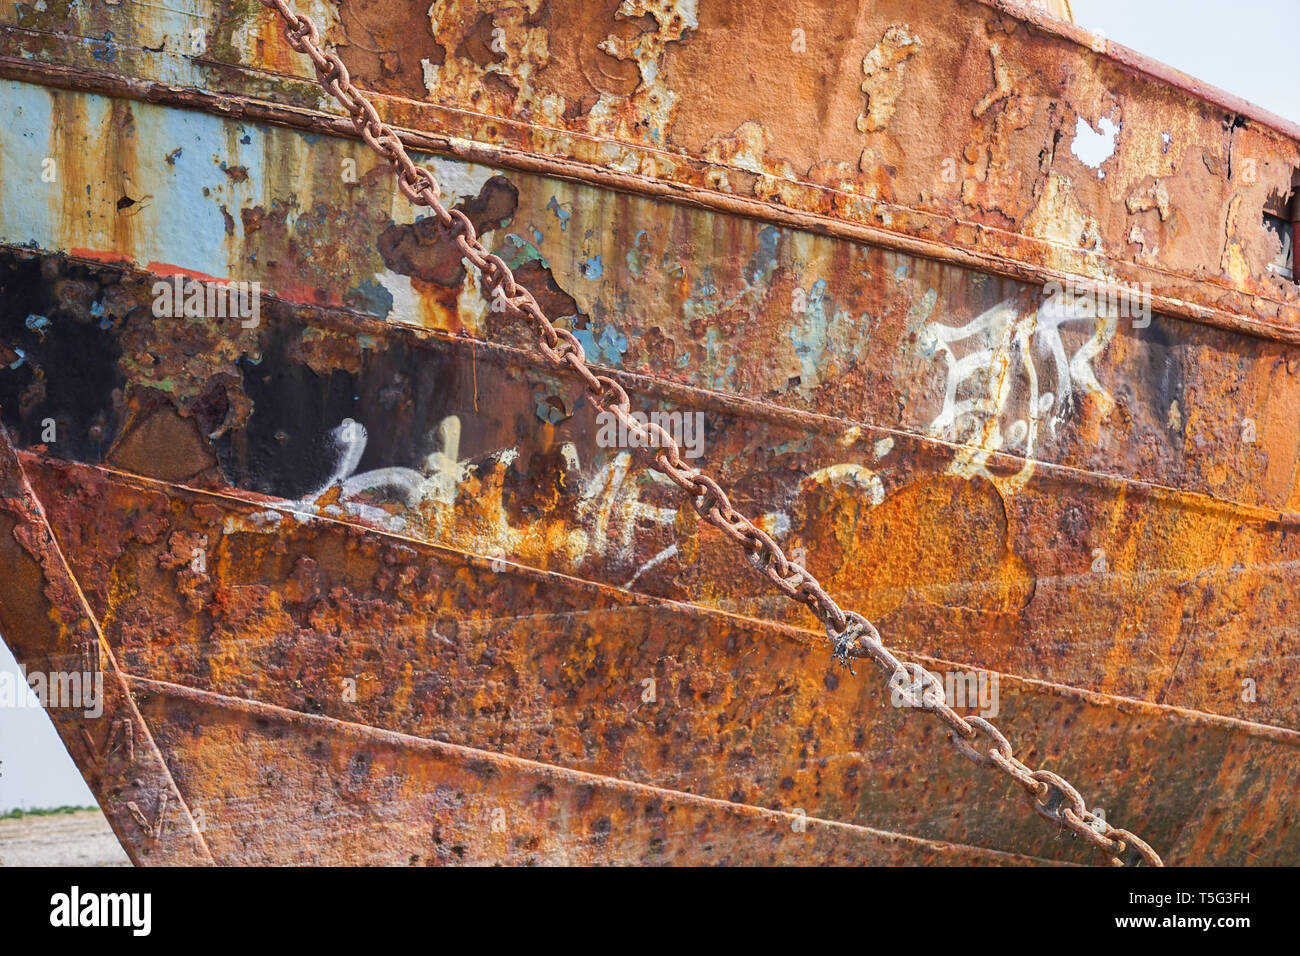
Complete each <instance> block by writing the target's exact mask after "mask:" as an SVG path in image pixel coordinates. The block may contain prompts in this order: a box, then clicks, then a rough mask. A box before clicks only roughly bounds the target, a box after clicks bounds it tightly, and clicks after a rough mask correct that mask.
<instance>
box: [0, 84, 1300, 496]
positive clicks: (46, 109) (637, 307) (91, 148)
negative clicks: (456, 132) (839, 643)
mask: <svg viewBox="0 0 1300 956" xmlns="http://www.w3.org/2000/svg"><path fill="white" fill-rule="evenodd" d="M10 90H11V92H12V101H13V102H14V103H15V104H16V106H17V108H18V111H19V114H18V120H17V121H16V123H15V129H14V134H15V135H14V137H12V138H10V139H8V140H7V142H9V143H12V144H14V146H13V147H12V149H13V151H14V152H15V153H21V155H22V158H23V160H24V161H25V162H27V163H28V164H29V165H32V168H39V162H38V160H37V155H38V154H39V152H40V150H39V149H38V148H36V147H34V146H27V145H19V144H26V143H28V142H29V141H30V139H29V138H36V140H37V142H40V140H39V137H40V136H41V135H42V134H43V133H44V131H47V130H48V129H49V128H51V127H56V128H59V129H61V130H63V131H64V132H63V133H61V134H60V139H61V142H63V143H64V144H65V145H64V146H63V148H62V149H60V151H59V152H58V153H57V161H58V167H57V168H59V169H62V170H63V175H64V177H65V178H64V180H62V181H61V185H60V184H52V185H51V189H52V190H53V191H54V193H55V195H54V196H53V197H51V196H45V197H42V196H41V195H39V194H37V193H34V192H33V191H32V190H31V189H30V185H29V184H28V183H26V182H25V181H23V180H22V179H20V178H18V177H11V178H6V179H5V180H4V186H3V190H4V192H3V193H2V195H3V196H4V199H5V204H4V209H5V210H6V214H5V217H4V221H3V222H0V238H2V239H3V240H4V241H6V242H8V243H10V244H15V245H28V244H34V245H35V246H36V247H38V248H41V249H46V250H68V251H72V252H74V253H75V254H77V255H80V256H84V257H89V258H108V259H114V260H118V259H121V260H125V261H127V262H130V263H133V264H135V265H137V266H139V267H142V268H147V269H148V270H149V271H151V272H154V273H157V274H160V275H173V274H177V273H183V274H187V275H192V276H199V277H202V276H216V277H223V278H231V279H236V280H238V281H243V282H260V283H261V284H262V286H263V288H264V290H265V291H267V292H275V293H276V294H277V295H278V296H280V297H283V298H285V299H288V300H289V301H296V302H308V303H313V304H319V305H325V306H342V307H345V308H347V309H350V310H353V311H355V312H360V313H364V314H369V315H375V316H377V317H381V318H388V319H390V320H392V321H397V322H403V323H417V324H420V325H422V326H424V327H428V328H434V329H438V330H443V331H447V332H452V333H456V334H463V335H466V336H469V337H473V338H477V339H483V340H487V341H494V342H500V343H503V344H523V343H524V342H526V340H527V339H526V336H527V332H526V330H525V329H522V328H519V327H518V326H516V325H514V324H512V323H507V322H506V321H505V320H504V319H503V318H502V317H501V315H500V314H498V313H494V312H493V311H492V310H491V308H490V307H489V304H488V303H487V302H486V301H485V300H484V299H483V298H482V297H481V295H480V294H479V290H478V287H477V279H476V277H475V276H474V275H473V274H472V273H468V272H466V270H465V269H464V268H463V266H462V265H461V264H460V263H459V259H458V256H457V255H456V254H455V251H454V248H453V247H452V246H451V245H450V244H448V243H445V242H442V243H440V242H439V241H438V236H437V235H436V233H435V231H434V230H433V229H432V228H431V227H430V224H429V221H428V220H420V221H419V222H416V221H414V215H415V213H414V210H413V209H412V207H411V206H410V205H409V204H407V203H406V201H405V200H404V199H400V197H399V198H395V196H396V195H397V194H396V193H395V192H394V191H393V189H392V186H391V182H390V175H389V173H388V171H387V170H386V169H385V168H382V167H380V166H378V165H377V161H374V160H371V159H370V158H369V157H368V156H366V155H365V154H364V153H363V152H362V151H361V149H362V148H361V147H360V146H358V145H355V144H350V143H344V142H341V141H337V140H316V139H313V138H312V137H309V136H304V135H302V134H300V133H296V132H289V131H285V130H279V129H270V128H266V127H253V126H249V125H247V124H244V123H240V122H231V121H222V120H219V119H217V118H214V117H207V116H203V115H200V114H187V113H178V112H177V111H175V110H167V109H164V108H161V107H158V106H150V105H141V104H133V103H131V102H129V101H123V100H107V99H104V98H101V97H95V96H86V95H83V94H68V93H59V92H52V91H49V90H46V89H44V88H42V87H36V86H31V85H25V84H14V85H11V87H10ZM212 144H219V145H212ZM51 145H52V146H57V145H59V144H51ZM6 155H7V154H6ZM105 157H111V159H106V158H105ZM349 161H355V163H356V175H357V181H356V182H349V181H346V180H345V179H344V177H343V176H342V175H341V171H342V170H344V169H351V167H349V166H348V165H347V163H348V162H349ZM11 163H12V161H11V160H9V159H3V162H2V163H0V166H3V165H4V164H11ZM118 166H120V167H121V168H120V169H119V168H117V167H118ZM434 168H435V170H437V172H438V174H439V176H440V177H441V178H442V179H443V180H444V182H445V183H446V184H447V185H446V188H447V190H448V192H449V193H450V194H451V196H452V197H453V198H454V199H456V200H458V201H459V202H460V203H461V204H462V205H463V206H464V207H465V208H466V209H469V210H471V211H472V212H473V215H474V218H475V219H476V221H477V223H478V224H479V226H480V228H481V230H482V231H484V232H485V234H486V236H487V237H488V241H489V244H490V245H491V246H492V248H493V249H494V250H495V251H497V252H498V253H499V254H500V255H501V256H502V257H503V258H504V259H505V260H506V261H507V262H510V263H511V264H512V265H513V266H515V267H516V268H517V269H518V270H519V273H520V276H521V278H522V280H523V281H524V282H525V284H527V285H529V287H530V288H532V289H533V290H534V291H535V293H536V295H537V296H538V297H539V300H540V301H542V302H543V304H545V305H546V306H547V307H548V308H550V309H551V310H552V311H553V312H554V314H555V315H556V316H560V317H563V316H567V317H568V324H569V325H570V326H571V327H572V328H573V329H574V330H575V332H576V333H577V335H578V336H579V338H580V339H581V340H582V341H583V342H584V344H585V345H586V346H587V350H588V352H589V353H591V355H592V356H593V358H595V359H596V360H597V361H600V362H602V363H604V364H607V365H609V366H612V367H615V368H623V369H626V370H628V371H634V372H637V373H642V374H648V375H652V376H655V377H656V378H657V379H660V380H663V381H666V382H668V383H672V384H681V385H686V386H693V387H695V388H700V389H707V390H710V391H720V392H724V393H727V394H730V395H734V396H736V397H737V398H742V399H746V400H749V401H751V402H753V403H755V406H754V411H753V413H752V414H754V415H760V414H762V415H766V414H768V413H767V411H765V409H766V408H767V407H770V406H774V407H776V408H778V409H782V410H787V409H788V410H792V411H799V412H811V413H815V414H820V415H829V416H834V417H835V418H837V419H845V420H847V421H849V422H852V423H861V424H863V425H872V426H879V427H883V428H887V429H890V430H891V433H892V432H896V431H900V430H901V431H905V432H909V433H914V434H918V435H923V436H926V437H928V438H934V439H938V440H941V441H949V442H952V441H960V442H964V443H967V444H970V445H972V446H974V447H973V448H972V450H971V451H970V453H969V454H968V456H967V457H968V458H969V459H970V460H969V462H968V464H967V465H966V468H967V472H968V473H969V474H980V475H984V476H986V477H987V476H989V475H991V474H993V473H994V471H1002V470H1004V469H1005V470H1007V471H1008V472H1010V473H1009V474H1006V475H1000V476H998V477H997V481H998V482H999V483H1001V484H1003V485H1006V484H1007V483H1008V482H1010V483H1017V482H1023V480H1024V478H1026V477H1027V475H1028V474H1029V473H1032V471H1033V469H1034V467H1036V465H1035V464H1031V462H1035V463H1037V462H1048V463H1053V464H1059V465H1068V466H1070V467H1071V468H1075V469H1082V470H1086V471H1089V472H1098V473H1101V474H1105V475H1108V476H1114V477H1119V478H1125V479H1133V480H1137V481H1141V482H1145V483H1150V484H1156V485H1166V486H1171V487H1175V488H1179V489H1185V490H1188V491H1196V492H1202V493H1205V494H1208V495H1212V496H1213V497H1215V498H1218V499H1226V500H1230V501H1234V502H1239V503H1241V504H1245V505H1259V506H1262V507H1265V508H1269V509H1277V510H1283V511H1294V510H1296V508H1297V507H1300V491H1297V484H1296V475H1295V469H1296V462H1297V460H1298V458H1300V430H1297V429H1296V428H1295V427H1294V415H1293V411H1292V410H1293V409H1294V407H1295V406H1296V403H1297V401H1298V400H1300V346H1292V345H1286V344H1283V343H1280V342H1273V341H1270V340H1267V339H1258V338H1248V337H1243V336H1238V335H1235V334H1232V333H1230V332H1228V331H1226V330H1212V329H1203V328H1200V327H1196V326H1189V325H1188V324H1187V323H1183V322H1177V321H1174V320H1169V319H1167V318H1165V317H1162V316H1160V315H1159V314H1158V313H1148V314H1145V315H1134V314H1131V313H1132V312H1135V311H1137V309H1138V307H1139V305H1140V303H1137V302H1135V303H1133V307H1132V309H1130V310H1129V311H1130V314H1129V315H1115V316H1109V317H1105V318H1101V319H1097V318H1094V317H1092V316H1082V317H1077V316H1069V315H1056V316H1053V315H1051V314H1049V311H1048V309H1046V308H1045V306H1046V305H1048V304H1049V302H1053V301H1056V300H1055V299H1049V298H1046V297H1045V296H1044V294H1043V290H1042V289H1040V288H1039V287H1037V286H1033V285H1027V284H1022V283H1016V282H1011V281H1008V280H1000V279H996V278H993V277H990V276H988V275H986V274H983V273H979V272H973V271H971V270H969V269H964V268H958V267H955V266H951V265H945V264H939V263H934V262H930V261H928V260H924V259H920V258H917V257H914V256H908V255H903V254H899V253H890V252H886V251H883V250H880V249H876V248H873V247H869V246H861V245H858V244H855V243H852V242H849V241H847V240H839V239H832V238H828V237H822V236H817V235H813V234H810V233H807V232H803V231H799V230H795V229H779V228H776V227H774V226H770V225H767V224H764V223H761V222H757V221H754V220H746V219H737V218H735V217H729V216H725V215H723V214H721V213H720V212H717V211H713V210H706V209H699V208H695V207H686V206H679V205H671V204H664V203H661V202H656V201H653V200H649V199H642V198H637V197H633V196H628V195H626V194H621V193H615V192H610V191H608V190H602V189H597V188H594V187H591V186H582V185H575V184H572V183H565V182H561V181H558V180H555V179H551V178H548V177H543V176H537V175H532V174H518V173H511V174H508V175H494V174H493V171H492V170H491V169H489V168H485V167H481V166H474V165H472V164H464V163H460V162H455V161H438V162H435V164H434ZM51 198H55V199H56V200H57V201H54V202H52V203H51V202H49V200H50V199H51ZM195 334H202V333H200V332H198V331H195ZM244 338H251V337H250V336H248V335H245V336H244ZM220 341H221V343H222V344H220V345H219V349H221V350H224V351H226V352H229V350H231V349H234V348H236V345H235V342H234V341H231V340H230V339H229V337H226V338H224V339H221V340H220ZM1000 367H1001V368H1004V369H1005V371H1004V372H1002V373H1001V374H998V375H993V374H991V373H990V370H991V369H995V368H1000ZM175 374H176V372H175V366H174V364H171V363H167V364H163V365H162V366H161V371H160V372H159V373H157V377H160V378H162V379H170V378H171V377H172V376H174V375H175ZM185 384H187V383H182V387H184V386H185ZM164 385H166V383H164ZM950 389H951V390H952V395H951V396H950V397H949V396H948V391H949V390H950ZM182 397H185V398H190V397H191V396H188V395H185V396H182ZM970 402H974V403H975V404H974V405H973V406H971V407H969V409H968V410H967V405H966V404H964V403H970ZM964 410H966V411H965V413H963V411H964ZM567 411H568V409H567V408H566V409H563V410H559V412H557V413H561V414H562V413H565V412H567ZM1018 423H1019V424H1018ZM995 451H1000V452H1004V453H1006V454H1007V455H1009V456H1012V457H1017V458H1020V459H1023V460H1024V462H1023V463H1022V464H1020V465H1018V466H1017V465H1015V464H1014V463H1013V462H1010V461H1009V462H1007V463H1006V464H1005V465H1000V466H990V465H989V464H988V459H989V457H990V455H991V454H992V453H993V452H995Z"/></svg>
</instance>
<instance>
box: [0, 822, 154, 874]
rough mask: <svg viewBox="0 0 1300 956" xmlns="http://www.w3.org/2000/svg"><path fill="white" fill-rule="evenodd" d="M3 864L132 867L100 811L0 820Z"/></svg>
mask: <svg viewBox="0 0 1300 956" xmlns="http://www.w3.org/2000/svg"><path fill="white" fill-rule="evenodd" d="M0 865H3V866H130V865H131V861H130V860H129V859H127V855H126V851H125V850H123V849H122V847H121V845H120V844H119V843H118V842H117V837H115V836H114V835H113V831H112V830H111V829H109V826H108V821H107V820H105V819H104V814H103V813H101V812H100V811H99V810H81V811H78V812H77V813H58V814H52V815H50V816H31V817H22V818H21V819H18V820H0Z"/></svg>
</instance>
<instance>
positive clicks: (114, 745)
mask: <svg viewBox="0 0 1300 956" xmlns="http://www.w3.org/2000/svg"><path fill="white" fill-rule="evenodd" d="M0 563H2V564H3V567H4V569H5V583H4V588H3V590H4V595H3V597H2V598H0V632H3V633H4V635H5V640H6V641H7V642H8V643H9V645H10V647H12V648H13V650H14V653H15V655H16V656H17V658H18V660H19V661H20V662H22V664H23V665H24V666H25V667H26V668H27V671H28V672H36V671H40V672H42V673H45V674H56V673H60V672H62V673H67V672H72V671H75V672H78V673H80V674H85V675H90V674H96V675H102V681H103V683H102V685H101V686H102V690H101V691H100V699H99V706H98V707H97V708H96V709H97V710H98V711H99V713H98V714H97V715H96V716H95V717H94V718H93V719H89V718H87V717H86V716H85V713H86V712H85V711H84V710H80V711H79V710H77V709H71V710H68V709H64V708H62V707H51V708H49V710H48V713H49V715H50V718H51V719H52V720H53V721H54V726H55V728H56V729H57V730H58V732H59V736H60V737H61V738H62V739H63V743H64V746H66V747H67V748H68V752H69V753H71V754H72V756H73V758H74V759H75V760H76V761H77V766H78V768H79V769H80V770H81V772H82V775H83V776H84V777H85V778H86V782H87V783H88V784H89V785H90V787H91V789H92V790H93V791H94V792H95V794H96V795H97V797H98V798H99V799H100V804H101V807H102V809H103V810H104V814H105V816H106V817H107V818H108V822H109V824H110V825H111V826H112V828H113V831H114V832H115V833H116V834H117V836H118V838H119V839H120V840H121V841H122V845H123V846H124V847H126V849H127V852H128V854H129V855H130V857H131V859H132V861H133V862H135V863H136V864H142V863H150V862H163V863H169V864H173V865H192V864H204V863H211V862H212V855H211V853H210V852H209V850H208V847H207V844H206V843H205V842H204V840H203V836H202V834H201V833H200V831H199V828H198V826H197V825H196V824H195V821H194V818H193V816H191V814H190V811H189V807H188V806H187V804H186V801H185V798H184V797H183V796H182V795H181V793H180V791H179V790H177V788H176V782H175V780H174V779H173V778H172V775H171V771H170V770H169V769H168V766H167V763H166V761H165V759H164V756H163V754H162V753H161V752H160V751H159V749H158V747H157V745H156V744H155V742H154V738H153V733H152V731H151V729H150V726H149V724H148V723H146V721H145V719H144V718H143V717H142V716H141V715H140V711H139V708H138V707H137V706H136V701H135V700H134V699H133V698H132V696H131V691H130V687H129V685H128V684H127V682H126V678H125V675H124V674H123V672H122V669H121V668H120V667H119V666H118V660H117V654H116V652H115V651H114V650H113V649H112V648H111V647H110V646H108V643H107V641H106V640H105V636H104V633H103V629H102V627H101V625H100V622H99V620H98V615H97V614H95V612H94V611H92V610H91V608H90V606H89V604H88V603H87V601H86V597H85V595H84V594H83V593H82V591H81V588H80V586H79V584H78V583H77V581H76V579H75V578H74V576H73V574H72V571H71V569H70V568H69V567H68V564H67V559H66V558H65V556H64V555H63V553H62V552H61V551H60V549H59V545H58V542H57V541H56V539H55V535H54V533H53V531H52V529H51V528H50V525H49V522H48V520H47V518H46V514H45V511H44V509H43V508H42V507H41V504H40V501H39V498H38V497H37V496H36V494H35V493H33V491H32V487H31V484H30V483H29V482H28V480H27V475H26V474H25V473H24V470H23V467H22V465H21V464H20V462H19V460H18V456H17V454H16V453H15V450H14V447H13V444H12V443H11V442H10V440H9V437H8V435H6V434H5V432H4V429H3V428H0Z"/></svg>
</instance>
